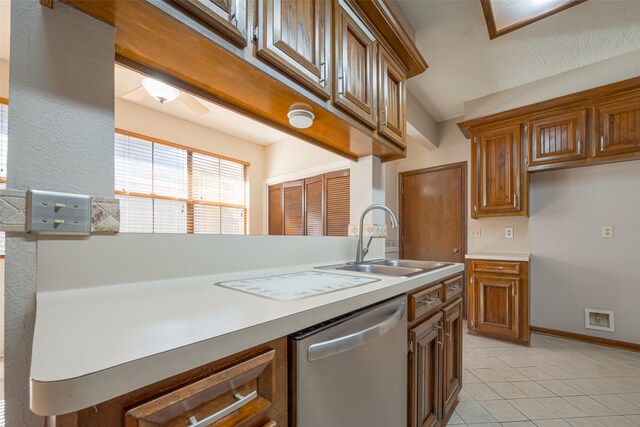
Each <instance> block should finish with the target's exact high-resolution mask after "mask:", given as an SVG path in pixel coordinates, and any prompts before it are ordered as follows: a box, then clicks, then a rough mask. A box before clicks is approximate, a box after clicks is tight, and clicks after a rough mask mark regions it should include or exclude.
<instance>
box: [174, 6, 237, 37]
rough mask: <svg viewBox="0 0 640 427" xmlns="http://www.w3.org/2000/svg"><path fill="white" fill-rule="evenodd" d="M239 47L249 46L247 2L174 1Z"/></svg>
mask: <svg viewBox="0 0 640 427" xmlns="http://www.w3.org/2000/svg"><path fill="white" fill-rule="evenodd" d="M173 1H175V2H176V3H178V4H180V5H181V6H182V7H184V8H185V9H187V10H188V11H189V12H191V13H193V14H194V15H196V16H197V17H199V18H200V19H202V20H203V21H205V22H206V23H207V24H209V25H211V26H212V27H213V28H214V29H216V30H218V31H220V32H221V33H223V34H224V35H225V36H226V37H227V38H229V39H231V40H232V41H233V42H234V43H236V44H238V45H239V46H242V47H245V46H247V0H173Z"/></svg>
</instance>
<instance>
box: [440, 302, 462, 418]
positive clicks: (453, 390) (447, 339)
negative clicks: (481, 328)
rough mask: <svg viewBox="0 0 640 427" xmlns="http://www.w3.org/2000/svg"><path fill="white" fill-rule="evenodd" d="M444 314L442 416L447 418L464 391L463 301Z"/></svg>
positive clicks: (446, 309) (456, 303)
mask: <svg viewBox="0 0 640 427" xmlns="http://www.w3.org/2000/svg"><path fill="white" fill-rule="evenodd" d="M442 313H443V316H444V322H443V323H444V330H443V331H444V352H443V363H442V377H443V378H442V384H443V402H442V416H443V417H447V416H448V415H449V413H450V412H451V410H452V409H453V407H454V405H455V403H456V401H457V397H458V393H459V392H460V390H461V389H462V333H463V329H462V322H463V320H462V299H459V300H458V301H457V302H454V303H453V304H451V305H449V306H448V307H446V308H445V309H444V310H442Z"/></svg>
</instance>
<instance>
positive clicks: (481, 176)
mask: <svg viewBox="0 0 640 427" xmlns="http://www.w3.org/2000/svg"><path fill="white" fill-rule="evenodd" d="M472 138H473V139H472V143H473V145H474V147H473V149H472V150H471V164H472V168H473V169H472V171H471V176H472V181H473V183H474V185H473V186H472V192H473V194H472V200H473V203H474V206H473V211H472V214H471V216H472V217H473V218H479V217H482V216H505V215H516V214H518V213H520V212H522V207H523V206H524V201H523V197H522V194H521V186H520V183H521V176H520V173H521V172H520V171H521V165H520V162H521V160H520V159H521V156H520V146H521V142H520V123H516V124H511V125H504V126H500V127H495V128H487V129H482V130H474V131H473V134H472Z"/></svg>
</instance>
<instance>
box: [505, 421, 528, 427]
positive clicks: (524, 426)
mask: <svg viewBox="0 0 640 427" xmlns="http://www.w3.org/2000/svg"><path fill="white" fill-rule="evenodd" d="M500 425H502V427H536V425H535V424H534V423H533V421H511V422H508V423H500Z"/></svg>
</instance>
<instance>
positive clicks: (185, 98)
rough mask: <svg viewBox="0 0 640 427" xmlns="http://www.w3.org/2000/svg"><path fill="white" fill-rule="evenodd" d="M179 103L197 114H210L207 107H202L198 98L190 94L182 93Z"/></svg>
mask: <svg viewBox="0 0 640 427" xmlns="http://www.w3.org/2000/svg"><path fill="white" fill-rule="evenodd" d="M178 101H180V102H182V103H183V104H184V105H185V107H187V108H188V109H190V110H191V111H192V112H194V113H195V114H207V113H208V112H209V109H208V108H207V107H205V106H204V105H202V104H201V103H200V101H198V100H197V99H196V98H194V97H193V96H191V95H189V94H188V93H185V92H180V95H179V96H178Z"/></svg>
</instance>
